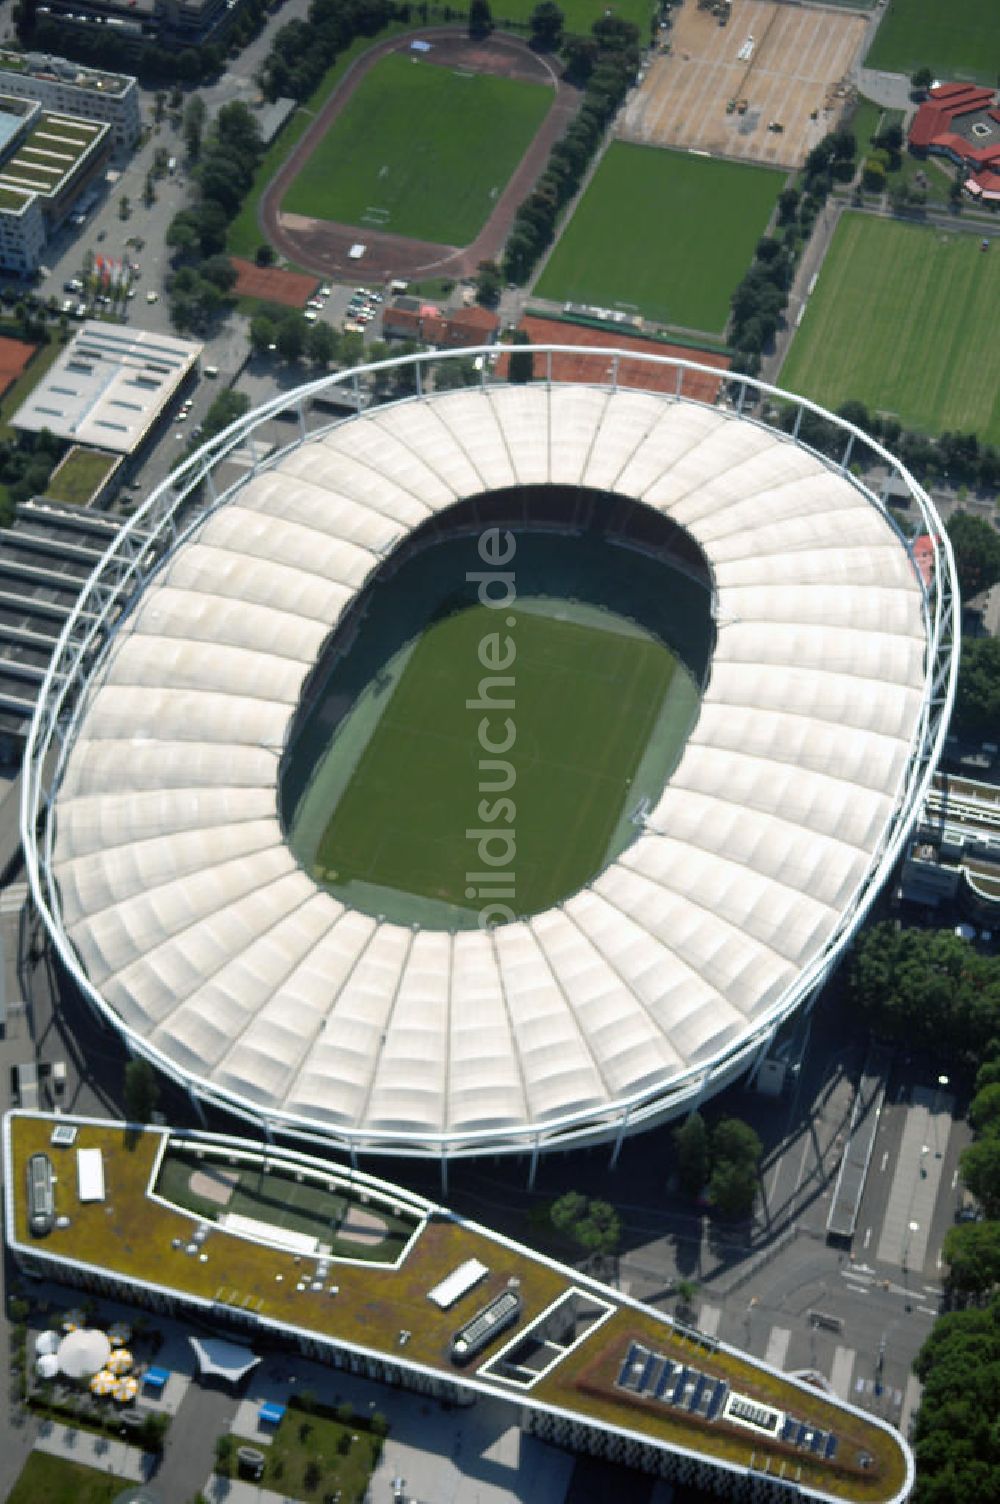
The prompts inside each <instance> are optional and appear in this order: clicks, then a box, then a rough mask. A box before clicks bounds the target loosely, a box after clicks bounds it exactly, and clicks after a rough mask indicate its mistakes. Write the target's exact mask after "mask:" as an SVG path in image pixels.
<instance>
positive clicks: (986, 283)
mask: <svg viewBox="0 0 1000 1504" xmlns="http://www.w3.org/2000/svg"><path fill="white" fill-rule="evenodd" d="M998 304H1000V251H998V248H997V247H996V246H995V245H994V246H993V247H992V248H991V249H990V250H989V251H983V250H981V249H980V243H979V237H978V236H976V235H967V234H962V235H955V234H948V233H947V232H945V231H939V230H932V229H925V228H923V227H921V226H915V225H907V224H898V223H894V222H891V221H887V220H881V219H871V218H868V217H866V216H864V215H860V214H846V215H844V217H843V218H842V219H841V222H840V225H839V227H838V229H837V233H836V235H835V236H834V239H833V243H832V245H831V246H830V250H829V252H828V253H827V257H826V260H825V261H824V263H823V269H822V271H821V273H820V278H819V283H818V284H817V287H816V291H815V292H814V293H813V295H812V297H811V298H810V299H809V304H808V307H807V309H806V315H805V318H804V319H803V321H802V325H801V327H800V328H799V330H798V333H797V334H796V336H795V338H794V340H793V341H792V346H791V349H790V350H789V353H788V357H787V359H786V360H785V363H784V365H783V367H782V370H781V384H782V386H785V387H787V388H788V389H789V390H790V391H793V392H801V393H803V395H805V396H807V397H812V398H814V399H815V400H816V401H817V402H821V403H823V404H824V405H825V406H827V407H832V408H836V407H838V406H839V405H840V403H842V402H844V401H846V400H847V399H848V398H850V397H853V398H857V399H858V400H860V401H861V402H864V403H865V404H866V405H867V406H868V407H869V408H871V409H872V410H873V411H876V412H890V413H893V414H895V416H896V417H898V418H899V420H900V421H901V422H902V423H903V424H904V425H905V426H907V427H912V428H918V429H922V430H924V431H925V432H929V433H942V432H944V431H945V430H949V429H950V430H956V429H957V430H960V431H961V432H963V433H969V432H975V433H977V434H978V435H979V438H980V439H985V440H987V441H988V442H990V443H993V444H996V443H1000V342H998V341H997V339H996V336H995V331H994V328H993V324H992V321H991V320H990V319H989V318H988V317H985V316H984V310H987V309H990V308H996V307H997V306H998Z"/></svg>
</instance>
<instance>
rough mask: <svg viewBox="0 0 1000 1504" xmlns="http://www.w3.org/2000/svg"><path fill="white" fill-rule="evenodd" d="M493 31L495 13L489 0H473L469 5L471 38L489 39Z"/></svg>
mask: <svg viewBox="0 0 1000 1504" xmlns="http://www.w3.org/2000/svg"><path fill="white" fill-rule="evenodd" d="M492 30H493V12H492V11H491V10H490V5H489V0H471V3H470V5H469V36H470V37H488V36H489V34H490V32H491V31H492Z"/></svg>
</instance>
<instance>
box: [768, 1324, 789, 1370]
mask: <svg viewBox="0 0 1000 1504" xmlns="http://www.w3.org/2000/svg"><path fill="white" fill-rule="evenodd" d="M791 1340H792V1334H791V1332H790V1331H789V1329H788V1327H785V1326H772V1328H771V1335H770V1337H768V1339H767V1352H766V1353H765V1354H764V1362H765V1363H770V1364H771V1366H772V1368H782V1367H783V1366H784V1362H785V1357H786V1355H787V1353H788V1344H789V1342H790V1341H791Z"/></svg>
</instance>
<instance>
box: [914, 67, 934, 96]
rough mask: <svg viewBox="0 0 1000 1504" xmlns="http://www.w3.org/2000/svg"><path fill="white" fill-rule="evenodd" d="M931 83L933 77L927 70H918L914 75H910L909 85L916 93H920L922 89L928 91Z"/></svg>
mask: <svg viewBox="0 0 1000 1504" xmlns="http://www.w3.org/2000/svg"><path fill="white" fill-rule="evenodd" d="M933 82H934V75H933V73H932V72H931V70H930V69H929V68H918V69H917V71H916V72H915V73H911V74H910V83H911V84H912V85H913V87H914V89H916V90H917V92H918V93H922V92H923V90H924V89H929V88H930V86H931V84H932V83H933Z"/></svg>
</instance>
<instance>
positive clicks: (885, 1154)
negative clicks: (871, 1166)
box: [882, 1149, 889, 1170]
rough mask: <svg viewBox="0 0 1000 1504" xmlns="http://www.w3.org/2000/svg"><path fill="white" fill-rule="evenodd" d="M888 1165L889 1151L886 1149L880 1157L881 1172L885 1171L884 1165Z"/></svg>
mask: <svg viewBox="0 0 1000 1504" xmlns="http://www.w3.org/2000/svg"><path fill="white" fill-rule="evenodd" d="M888 1163H889V1151H888V1149H886V1151H885V1153H884V1154H883V1155H882V1168H883V1170H884V1169H885V1167H886V1165H887V1164H888Z"/></svg>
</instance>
